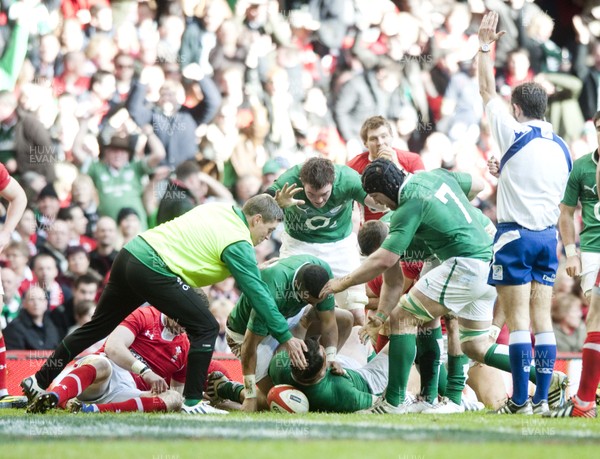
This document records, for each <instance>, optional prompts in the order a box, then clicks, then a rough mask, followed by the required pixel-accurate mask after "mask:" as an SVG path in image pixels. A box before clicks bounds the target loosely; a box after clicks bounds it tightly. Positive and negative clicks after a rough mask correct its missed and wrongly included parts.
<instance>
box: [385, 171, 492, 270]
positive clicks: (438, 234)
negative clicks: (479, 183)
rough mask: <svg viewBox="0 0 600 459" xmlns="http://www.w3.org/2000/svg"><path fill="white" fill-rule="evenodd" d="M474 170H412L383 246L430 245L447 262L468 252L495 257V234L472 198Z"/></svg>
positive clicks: (477, 256) (399, 250) (419, 247)
mask: <svg viewBox="0 0 600 459" xmlns="http://www.w3.org/2000/svg"><path fill="white" fill-rule="evenodd" d="M470 187H471V177H470V175H469V174H459V173H450V172H448V171H446V170H444V169H435V170H433V171H431V172H420V173H418V174H414V175H410V176H409V177H408V178H407V179H406V180H405V181H404V183H403V185H402V187H401V189H400V197H399V207H398V208H397V209H396V210H395V211H393V212H392V215H391V216H390V232H389V234H388V236H387V238H386V239H385V241H384V242H383V244H382V247H383V248H384V249H386V250H389V251H390V252H393V253H395V254H397V255H400V256H403V254H404V253H405V252H406V251H407V249H409V247H411V245H412V249H411V250H413V251H414V252H415V253H421V252H422V251H423V250H424V249H425V248H426V249H427V250H428V252H429V253H431V254H432V255H434V256H435V257H437V258H438V259H439V260H441V261H444V260H447V259H448V258H451V257H466V258H475V259H480V260H485V261H489V260H490V259H491V257H492V238H491V236H490V235H489V234H487V232H486V231H485V227H484V226H483V224H482V223H483V221H484V220H483V219H482V218H481V215H478V213H479V214H481V211H479V209H476V208H474V207H473V206H472V205H471V203H470V202H469V200H468V199H467V197H466V195H465V193H466V191H465V190H468V189H469V188H470Z"/></svg>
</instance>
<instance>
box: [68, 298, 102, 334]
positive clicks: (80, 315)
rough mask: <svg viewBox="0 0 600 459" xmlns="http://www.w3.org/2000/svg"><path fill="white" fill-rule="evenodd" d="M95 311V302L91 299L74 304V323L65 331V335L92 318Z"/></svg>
mask: <svg viewBox="0 0 600 459" xmlns="http://www.w3.org/2000/svg"><path fill="white" fill-rule="evenodd" d="M95 311H96V303H94V302H93V301H82V302H81V303H78V304H77V305H76V306H75V325H73V326H72V327H71V328H69V330H68V331H67V335H69V334H71V333H73V332H74V331H75V330H77V329H78V328H80V327H81V326H83V325H85V324H87V323H88V322H89V321H90V320H92V316H93V315H94V312H95Z"/></svg>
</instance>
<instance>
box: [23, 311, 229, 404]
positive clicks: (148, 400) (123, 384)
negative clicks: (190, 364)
mask: <svg viewBox="0 0 600 459" xmlns="http://www.w3.org/2000/svg"><path fill="white" fill-rule="evenodd" d="M189 349H190V342H189V340H188V337H187V335H186V334H185V332H184V330H183V328H182V327H181V326H180V325H179V324H178V323H177V322H176V321H175V320H173V319H170V318H168V317H167V316H165V315H164V314H162V313H161V312H160V311H158V310H157V309H155V308H154V307H152V306H147V307H142V308H139V309H136V310H135V311H134V312H133V313H131V314H130V315H129V316H128V317H127V318H126V319H125V320H124V321H123V322H121V325H119V326H118V327H117V328H116V329H115V330H114V331H113V332H112V333H111V334H110V335H109V336H108V338H107V340H106V343H105V345H104V346H103V348H102V349H101V350H100V351H99V352H98V353H97V354H92V355H89V356H86V357H83V358H82V359H81V360H79V361H77V362H76V364H75V365H74V367H73V368H72V369H70V370H69V371H68V372H66V374H64V373H63V374H62V375H60V376H59V378H58V382H57V383H56V384H54V385H53V386H52V387H51V389H50V391H49V392H46V393H44V394H42V395H40V396H39V397H38V398H36V399H35V400H34V401H33V403H32V404H31V405H30V406H29V407H28V409H27V411H28V412H30V413H44V412H46V411H47V410H49V409H51V408H53V407H56V406H57V407H59V408H67V409H70V410H71V411H73V412H77V411H83V412H90V413H93V412H104V411H115V412H123V411H145V412H150V411H179V410H180V409H181V405H182V401H183V398H182V394H183V385H184V383H185V376H186V370H187V368H186V362H187V356H188V352H189ZM211 367H212V368H213V370H214V369H215V368H218V366H217V367H215V364H214V362H211ZM221 370H222V368H221ZM203 405H207V402H203ZM215 410H216V408H213V407H211V409H210V412H211V413H213V412H215ZM216 411H217V412H220V413H219V414H226V413H227V412H226V411H222V410H216Z"/></svg>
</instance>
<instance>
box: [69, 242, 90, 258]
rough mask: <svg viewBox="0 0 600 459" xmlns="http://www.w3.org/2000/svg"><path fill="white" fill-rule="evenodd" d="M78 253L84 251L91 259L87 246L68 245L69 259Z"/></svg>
mask: <svg viewBox="0 0 600 459" xmlns="http://www.w3.org/2000/svg"><path fill="white" fill-rule="evenodd" d="M77 253H83V254H85V256H86V257H87V258H88V260H89V259H90V256H89V255H88V253H87V251H86V250H85V248H84V247H83V246H81V245H72V246H70V247H67V254H66V255H67V259H68V258H70V257H71V256H72V255H75V254H77Z"/></svg>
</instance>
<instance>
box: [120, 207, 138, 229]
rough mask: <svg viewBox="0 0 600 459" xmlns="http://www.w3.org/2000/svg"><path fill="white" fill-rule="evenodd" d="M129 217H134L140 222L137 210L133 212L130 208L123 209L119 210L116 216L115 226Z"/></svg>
mask: <svg viewBox="0 0 600 459" xmlns="http://www.w3.org/2000/svg"><path fill="white" fill-rule="evenodd" d="M130 215H135V216H136V217H137V218H138V220H141V219H140V214H138V212H137V210H135V209H134V208H132V207H123V208H122V209H121V210H119V213H118V214H117V225H120V224H121V222H122V221H123V220H125V219H126V218H127V217H129V216H130Z"/></svg>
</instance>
